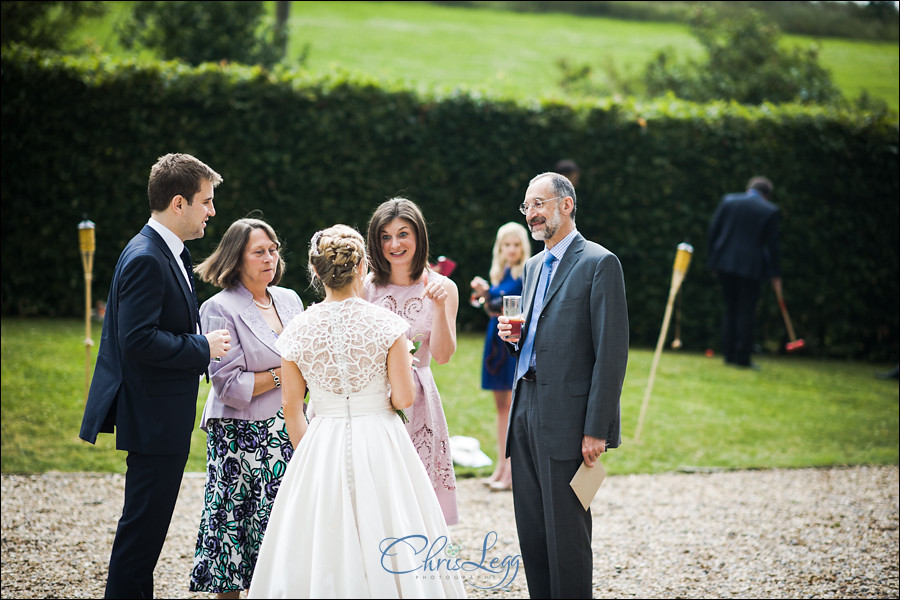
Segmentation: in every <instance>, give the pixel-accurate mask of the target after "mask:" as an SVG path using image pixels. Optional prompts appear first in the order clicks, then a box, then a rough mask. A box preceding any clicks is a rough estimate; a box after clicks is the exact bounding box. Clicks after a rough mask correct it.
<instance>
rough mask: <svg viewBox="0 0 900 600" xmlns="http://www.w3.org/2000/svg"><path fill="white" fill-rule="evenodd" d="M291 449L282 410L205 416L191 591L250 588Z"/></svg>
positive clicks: (216, 591)
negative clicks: (246, 416)
mask: <svg viewBox="0 0 900 600" xmlns="http://www.w3.org/2000/svg"><path fill="white" fill-rule="evenodd" d="M292 455H293V447H292V446H291V440H290V438H289V437H288V434H287V429H286V428H285V423H284V415H283V413H282V412H281V410H279V411H278V413H277V414H276V415H275V416H274V417H272V418H270V419H266V420H265V421H245V420H242V419H210V420H209V421H208V423H207V443H206V487H205V489H204V498H203V514H202V515H201V517H200V532H199V534H198V535H197V547H196V549H195V551H194V568H193V570H192V571H191V582H190V591H192V592H213V593H220V594H221V593H225V592H233V591H237V590H246V589H249V588H250V580H251V578H252V577H253V570H254V568H255V567H256V558H257V556H258V554H259V546H260V544H262V538H263V534H264V533H265V530H266V525H267V524H268V522H269V515H270V513H271V512H272V503H273V502H274V501H275V495H276V493H277V492H278V487H279V486H280V485H281V479H282V477H283V476H284V472H285V470H286V469H287V464H288V461H290V459H291V456H292Z"/></svg>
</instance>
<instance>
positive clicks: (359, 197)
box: [0, 48, 900, 360]
mask: <svg viewBox="0 0 900 600" xmlns="http://www.w3.org/2000/svg"><path fill="white" fill-rule="evenodd" d="M0 93H2V134H0V137H2V156H3V158H2V161H3V163H2V307H0V308H2V314H3V315H17V316H28V315H44V316H54V315H59V316H62V315H65V316H74V315H78V314H83V310H84V309H83V302H84V300H83V298H84V292H83V289H84V283H83V274H82V268H81V262H80V257H79V253H78V244H77V229H76V227H77V224H78V222H79V221H81V220H82V215H83V214H85V213H86V214H87V215H88V216H89V218H90V219H91V220H93V221H94V222H95V223H96V225H97V229H96V235H97V252H96V256H95V263H94V264H95V267H94V286H93V294H94V297H95V298H99V299H104V298H105V296H106V293H107V291H108V286H109V280H110V276H111V272H112V268H113V266H114V265H115V262H116V259H117V257H118V255H119V252H120V251H121V249H122V247H123V246H124V245H125V244H126V243H127V241H128V240H129V239H130V238H131V237H132V236H133V235H134V234H135V232H136V231H138V230H139V229H140V227H141V226H142V224H143V223H144V222H145V221H146V220H147V218H148V216H149V209H148V208H147V200H146V184H147V176H148V174H149V169H150V166H151V165H152V164H153V163H154V162H155V160H156V158H157V157H159V156H160V155H162V154H165V153H167V152H187V153H191V154H194V155H195V156H197V157H199V158H200V159H201V160H203V161H205V162H207V163H209V164H210V166H212V167H213V168H214V169H216V170H217V171H218V172H219V173H221V174H222V175H223V177H224V178H225V182H224V183H223V184H222V185H221V186H220V187H219V188H218V190H217V194H216V208H217V211H218V214H217V216H216V217H215V218H214V219H212V220H211V221H210V225H209V227H208V229H207V235H206V237H205V238H204V239H202V240H197V241H194V242H191V243H190V247H191V250H192V253H193V254H194V256H195V257H197V258H198V259H199V258H202V257H203V256H205V255H206V254H208V253H209V252H210V251H211V249H212V247H213V246H214V245H215V243H216V242H217V241H218V240H219V239H220V237H221V235H222V234H223V232H224V231H225V229H226V228H227V226H228V225H229V224H230V223H231V222H232V221H233V220H234V219H237V218H240V217H243V216H246V215H247V214H249V213H251V212H252V211H261V216H262V217H263V218H264V219H266V220H268V221H269V222H271V223H272V224H273V225H274V226H275V228H276V230H277V231H278V232H279V235H280V236H281V237H282V238H283V241H284V243H285V250H286V260H287V263H288V270H287V274H286V277H285V280H284V284H285V285H288V286H291V287H293V288H295V289H297V291H298V292H299V293H300V294H301V296H302V297H303V298H304V300H305V301H306V302H310V301H314V300H316V298H315V296H314V295H313V293H312V291H311V290H310V289H309V288H308V281H307V278H306V271H305V268H304V267H305V253H306V247H307V243H308V240H309V238H310V236H311V235H312V233H313V232H314V231H315V230H317V229H319V228H322V227H325V226H328V225H331V224H333V223H336V222H342V223H347V224H349V225H352V226H355V227H357V228H358V229H360V230H361V231H364V230H365V226H366V223H367V221H368V217H369V215H370V214H371V212H372V210H373V209H374V208H375V207H376V206H377V205H378V204H379V203H380V202H382V201H383V200H385V199H387V198H389V197H391V196H394V195H405V196H407V197H409V198H411V199H413V200H414V201H416V202H417V203H418V204H419V205H420V206H421V207H422V208H423V211H424V213H425V216H426V218H427V219H428V221H429V224H430V229H429V231H430V234H431V238H432V239H431V243H432V258H435V257H437V256H439V255H442V254H443V255H446V256H449V257H451V258H453V259H454V260H456V261H457V262H458V263H459V266H458V268H457V270H456V272H455V273H454V274H453V279H454V280H455V281H456V282H457V284H458V286H459V288H460V290H461V292H462V294H461V295H462V296H463V297H467V295H468V282H469V281H470V280H471V278H472V277H473V276H474V275H477V274H480V275H483V276H486V274H487V271H488V267H489V265H490V250H491V245H492V243H493V239H494V233H495V232H496V230H497V228H498V227H499V226H500V225H502V224H503V223H505V222H507V221H511V220H512V221H519V222H522V221H523V218H522V216H521V215H520V214H519V212H518V210H517V209H516V207H517V205H518V204H519V203H520V202H521V201H522V196H523V193H524V190H525V188H526V186H527V182H528V180H529V179H530V177H532V176H533V175H535V174H536V173H538V172H541V171H544V170H547V169H549V168H551V167H552V165H553V164H554V163H555V162H556V160H557V159H559V158H562V157H568V158H574V159H575V160H576V161H577V162H578V163H579V164H580V165H581V166H582V178H581V183H580V185H579V190H578V193H579V198H578V218H577V223H578V228H579V230H580V231H581V232H582V233H584V234H585V235H586V236H587V237H588V238H590V239H593V240H595V241H597V242H599V243H601V244H603V245H604V246H606V247H608V248H609V249H611V250H612V251H613V252H615V253H616V254H617V255H618V256H619V258H620V259H621V261H622V263H623V266H624V269H625V277H626V286H627V293H628V303H629V311H630V321H631V336H632V342H633V344H635V345H638V346H644V347H652V346H654V345H655V343H656V339H657V337H658V335H659V331H660V325H661V323H662V317H663V313H664V309H665V305H666V300H667V297H668V290H669V284H670V281H671V273H672V263H673V260H674V256H675V247H676V245H677V244H678V243H679V242H682V241H684V240H688V241H690V242H691V243H692V244H693V245H694V248H695V252H694V256H693V260H692V265H691V268H690V271H689V272H688V276H687V279H686V280H685V283H684V285H683V289H682V296H683V297H682V299H681V303H682V304H681V321H680V327H681V338H682V341H683V342H684V345H685V347H686V348H687V349H689V350H690V349H694V350H702V349H704V348H707V347H712V348H718V322H719V316H720V310H721V309H720V300H719V290H718V287H717V285H716V282H715V280H714V279H713V278H712V277H711V276H710V274H709V273H708V272H707V270H706V268H705V261H706V253H705V231H706V226H707V223H708V221H709V217H710V216H711V214H712V212H713V210H714V209H715V206H716V204H717V202H718V200H719V198H720V196H721V195H722V194H723V193H726V192H733V191H740V190H741V189H743V187H744V184H745V183H746V181H747V179H749V177H751V176H752V175H756V174H765V175H767V176H769V177H770V178H771V179H772V180H773V181H774V182H775V185H776V202H777V203H778V204H779V205H780V206H781V207H782V210H783V220H782V245H783V255H784V260H783V271H784V273H783V276H784V287H785V297H786V301H787V305H788V307H789V309H790V311H791V316H792V318H793V322H794V327H795V329H796V331H797V335H798V336H800V337H803V338H804V339H805V340H806V342H807V348H808V350H807V352H809V353H814V354H818V355H823V356H824V355H828V356H842V357H854V358H868V359H873V360H896V358H897V355H898V312H900V311H898V225H900V215H898V123H897V118H896V116H884V115H877V114H870V113H849V112H841V111H837V110H835V109H826V108H815V107H813V108H810V107H799V106H778V107H776V106H770V105H763V106H760V107H752V108H748V107H743V106H739V105H735V104H725V103H715V104H709V105H696V104H690V103H685V102H681V101H677V100H674V99H665V100H659V101H655V102H653V103H648V104H640V105H638V104H635V103H632V102H629V101H624V102H614V101H612V100H607V101H600V102H598V103H596V104H592V105H577V106H572V105H563V104H558V103H551V102H537V101H535V102H531V103H528V102H520V103H515V102H512V101H499V100H495V99H489V98H483V97H478V96H474V95H471V94H467V93H463V92H460V93H457V94H454V95H448V96H446V97H425V96H421V95H418V94H415V93H412V92H409V91H406V90H400V89H386V88H384V87H380V86H379V85H378V84H376V83H375V82H372V81H361V80H359V79H358V78H357V79H351V78H349V77H345V76H339V75H335V76H334V77H331V78H328V79H325V80H322V79H310V78H309V77H308V76H306V75H304V74H303V73H300V72H291V71H278V72H269V71H265V70H262V69H259V68H249V67H242V66H235V65H230V66H229V65H212V64H210V65H203V66H201V67H198V68H189V67H186V66H184V65H181V64H178V63H147V64H139V63H133V62H112V61H107V60H103V59H98V58H78V59H76V58H73V57H54V56H52V55H47V54H40V53H36V52H34V51H31V50H26V49H21V48H12V49H5V50H4V51H3V56H2V87H0ZM535 249H538V248H537V245H535ZM215 291H216V290H215V289H212V288H202V289H201V290H200V296H201V300H203V299H205V298H206V297H208V296H209V295H211V294H212V293H214V292H215ZM762 298H763V301H762V302H761V305H760V315H759V327H758V331H759V343H760V344H761V345H762V346H763V347H764V348H765V349H766V350H768V351H770V352H780V351H782V350H781V349H782V348H783V347H784V342H786V341H787V334H786V333H785V327H784V323H783V321H782V318H781V313H780V311H779V309H778V305H777V303H776V302H775V298H774V294H773V293H772V292H771V290H770V289H768V288H766V289H765V290H764V291H763V296H762ZM485 324H486V318H485V316H484V315H483V313H480V312H479V311H477V310H475V309H472V308H470V307H468V305H467V304H466V303H465V302H463V303H461V306H460V315H459V326H460V328H462V329H469V330H480V329H481V328H483V327H484V326H485ZM671 334H672V331H671V330H670V337H671Z"/></svg>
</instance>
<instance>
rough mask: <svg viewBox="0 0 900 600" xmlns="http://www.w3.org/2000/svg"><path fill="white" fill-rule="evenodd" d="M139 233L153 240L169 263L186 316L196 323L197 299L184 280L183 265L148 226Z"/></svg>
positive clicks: (159, 236) (160, 237)
mask: <svg viewBox="0 0 900 600" xmlns="http://www.w3.org/2000/svg"><path fill="white" fill-rule="evenodd" d="M141 233H143V234H144V235H146V236H147V237H148V238H150V239H151V240H153V242H154V243H155V244H156V246H157V247H158V248H159V251H160V252H162V254H163V256H165V257H166V260H168V261H169V268H170V269H171V270H172V276H173V277H175V280H176V281H177V282H178V285H179V286H180V287H181V293H182V295H183V296H184V301H185V302H186V303H187V309H188V314H189V315H191V318H192V319H193V322H194V323H197V299H196V298H195V297H194V293H193V292H192V291H191V286H190V285H188V282H187V280H186V279H185V278H184V265H183V263H182V262H181V258H176V257H174V256H172V251H171V250H169V246H168V245H167V244H166V242H165V240H163V239H162V236H161V235H159V234H158V233H156V231H155V230H154V229H153V228H152V227H150V226H149V225H144V228H143V229H142V230H141Z"/></svg>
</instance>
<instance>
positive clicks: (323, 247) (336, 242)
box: [309, 225, 366, 290]
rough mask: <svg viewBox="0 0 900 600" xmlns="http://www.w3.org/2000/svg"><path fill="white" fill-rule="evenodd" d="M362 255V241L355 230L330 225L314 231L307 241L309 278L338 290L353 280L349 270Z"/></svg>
mask: <svg viewBox="0 0 900 600" xmlns="http://www.w3.org/2000/svg"><path fill="white" fill-rule="evenodd" d="M365 257H366V243H365V241H364V240H363V237H362V236H361V235H360V234H359V232H358V231H356V230H355V229H353V228H352V227H348V226H347V225H334V226H332V227H329V228H328V229H323V230H322V231H317V232H316V233H315V235H313V236H312V239H311V240H310V242H309V279H310V281H311V282H312V284H313V286H315V287H320V286H321V285H322V284H324V285H326V286H328V287H329V288H331V289H333V290H340V289H342V288H344V287H345V286H347V285H350V284H351V283H352V282H353V279H354V277H355V276H356V275H355V274H354V272H353V270H354V269H355V268H356V267H357V266H358V265H359V263H360V262H361V261H362V260H364V259H365Z"/></svg>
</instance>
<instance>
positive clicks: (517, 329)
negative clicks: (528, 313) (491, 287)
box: [503, 296, 525, 342]
mask: <svg viewBox="0 0 900 600" xmlns="http://www.w3.org/2000/svg"><path fill="white" fill-rule="evenodd" d="M503 316H504V317H509V324H510V325H512V329H510V330H509V337H508V338H506V341H508V342H517V341H519V338H520V337H521V336H522V323H524V322H525V315H523V314H522V296H503Z"/></svg>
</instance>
